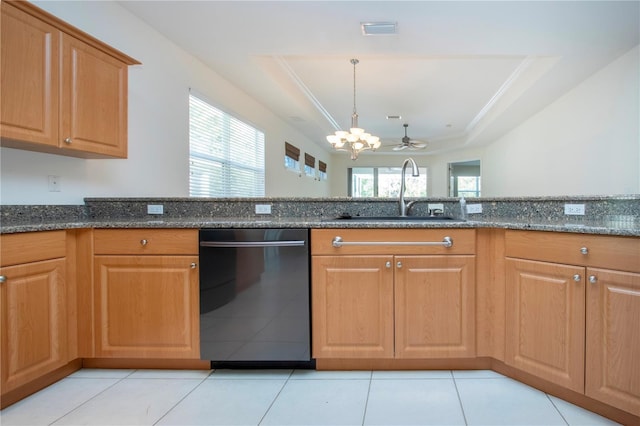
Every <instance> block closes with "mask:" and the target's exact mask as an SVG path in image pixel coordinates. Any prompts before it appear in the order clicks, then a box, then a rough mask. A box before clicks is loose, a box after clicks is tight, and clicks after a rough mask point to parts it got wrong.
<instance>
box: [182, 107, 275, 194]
mask: <svg viewBox="0 0 640 426" xmlns="http://www.w3.org/2000/svg"><path fill="white" fill-rule="evenodd" d="M189 146H190V153H189V157H190V179H189V193H190V195H191V196H192V197H262V196H264V183H265V182H264V133H262V132H260V131H258V130H256V129H254V128H253V127H251V126H250V125H248V124H246V123H243V122H242V121H240V120H238V119H236V118H235V117H232V116H230V115H228V114H226V113H224V112H223V111H220V110H218V109H216V108H214V107H213V106H211V105H209V104H208V103H207V102H205V101H203V100H202V99H199V98H198V97H196V96H194V95H193V94H190V95H189Z"/></svg>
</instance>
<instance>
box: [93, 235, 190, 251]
mask: <svg viewBox="0 0 640 426" xmlns="http://www.w3.org/2000/svg"><path fill="white" fill-rule="evenodd" d="M93 241H94V253H95V254H135V255H141V254H143V255H144V254H198V230H197V229H96V230H95V231H94V233H93Z"/></svg>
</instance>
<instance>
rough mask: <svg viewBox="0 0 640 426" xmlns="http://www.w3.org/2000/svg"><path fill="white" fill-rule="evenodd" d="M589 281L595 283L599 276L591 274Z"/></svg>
mask: <svg viewBox="0 0 640 426" xmlns="http://www.w3.org/2000/svg"><path fill="white" fill-rule="evenodd" d="M589 282H590V283H591V284H595V283H597V282H598V277H596V276H595V275H589Z"/></svg>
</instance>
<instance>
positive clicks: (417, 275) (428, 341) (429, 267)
mask: <svg viewBox="0 0 640 426" xmlns="http://www.w3.org/2000/svg"><path fill="white" fill-rule="evenodd" d="M394 261H395V265H394V267H395V321H396V336H395V348H396V358H456V357H460V358H464V357H474V356H475V354H476V351H475V346H476V345H475V343H476V342H475V256H450V255H449V256H396V257H395V260H394Z"/></svg>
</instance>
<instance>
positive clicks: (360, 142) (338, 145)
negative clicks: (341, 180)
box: [327, 59, 380, 160]
mask: <svg viewBox="0 0 640 426" xmlns="http://www.w3.org/2000/svg"><path fill="white" fill-rule="evenodd" d="M359 62H360V61H358V60H357V59H352V60H351V63H352V64H353V114H351V128H350V129H349V131H348V132H346V131H344V130H338V131H337V132H335V134H333V135H329V136H327V141H329V143H330V144H331V146H333V148H334V149H335V150H336V151H347V152H349V153H350V154H351V159H352V160H357V159H358V154H359V153H360V152H362V151H366V150H368V149H370V150H372V151H375V150H376V149H378V148H379V147H380V138H379V137H377V136H372V135H371V134H370V133H366V132H365V131H364V129H362V128H360V127H358V112H357V111H356V64H358V63H359Z"/></svg>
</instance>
